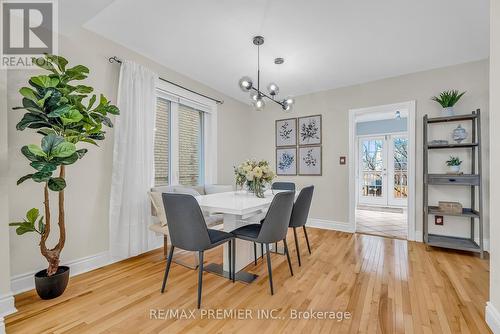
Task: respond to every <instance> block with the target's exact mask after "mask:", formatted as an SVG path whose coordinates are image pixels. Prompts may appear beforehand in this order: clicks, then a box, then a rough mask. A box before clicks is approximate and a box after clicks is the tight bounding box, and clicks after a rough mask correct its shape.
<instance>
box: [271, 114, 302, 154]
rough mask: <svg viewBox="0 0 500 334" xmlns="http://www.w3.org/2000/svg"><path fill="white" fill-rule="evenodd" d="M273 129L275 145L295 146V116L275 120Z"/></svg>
mask: <svg viewBox="0 0 500 334" xmlns="http://www.w3.org/2000/svg"><path fill="white" fill-rule="evenodd" d="M274 130H275V132H274V136H275V139H274V140H275V145H276V147H287V146H297V138H298V137H297V118H286V119H278V120H276V122H275V127H274Z"/></svg>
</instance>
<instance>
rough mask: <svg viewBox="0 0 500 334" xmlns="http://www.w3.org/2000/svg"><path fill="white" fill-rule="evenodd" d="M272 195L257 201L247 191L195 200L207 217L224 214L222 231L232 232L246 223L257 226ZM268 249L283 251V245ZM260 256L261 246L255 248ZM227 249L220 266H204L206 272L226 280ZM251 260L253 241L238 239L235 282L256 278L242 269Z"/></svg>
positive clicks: (252, 258)
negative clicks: (208, 215)
mask: <svg viewBox="0 0 500 334" xmlns="http://www.w3.org/2000/svg"><path fill="white" fill-rule="evenodd" d="M273 197H274V194H273V192H272V191H271V190H267V191H265V192H264V197H263V198H260V197H257V196H255V194H253V193H250V192H248V191H246V190H240V191H231V192H223V193H215V194H210V195H201V196H196V200H197V201H198V204H199V205H200V208H201V209H202V211H204V212H207V213H209V214H223V217H224V218H223V224H222V230H223V231H225V232H231V231H233V230H235V229H237V228H239V227H241V226H244V225H248V224H258V223H260V220H261V219H262V218H264V213H265V211H266V210H267V209H268V208H269V206H270V205H271V202H272V200H273ZM270 247H271V248H270V249H271V250H273V251H275V252H283V246H281V245H279V246H278V249H276V248H275V245H270ZM257 249H258V255H260V249H261V248H260V246H259V247H257ZM228 251H229V247H228V245H227V244H224V256H223V257H222V259H223V260H222V264H220V263H209V264H207V265H205V266H204V268H205V270H206V271H207V272H211V273H215V274H217V275H221V276H224V277H229V263H228V253H227V252H228ZM253 261H254V245H253V243H252V242H249V241H246V240H241V239H237V241H236V259H235V269H236V276H235V278H236V280H238V281H242V282H246V283H250V282H252V281H253V280H255V279H256V278H257V277H258V275H256V274H253V273H249V272H247V271H244V270H242V269H243V268H245V267H246V266H248V265H249V264H250V263H252V262H253Z"/></svg>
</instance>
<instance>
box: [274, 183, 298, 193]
mask: <svg viewBox="0 0 500 334" xmlns="http://www.w3.org/2000/svg"><path fill="white" fill-rule="evenodd" d="M271 190H288V191H295V183H293V182H274V183H273V184H272V185H271Z"/></svg>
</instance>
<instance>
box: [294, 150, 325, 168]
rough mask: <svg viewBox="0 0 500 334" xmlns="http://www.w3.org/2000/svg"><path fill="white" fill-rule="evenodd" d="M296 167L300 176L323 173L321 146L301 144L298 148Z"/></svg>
mask: <svg viewBox="0 0 500 334" xmlns="http://www.w3.org/2000/svg"><path fill="white" fill-rule="evenodd" d="M298 167H299V174H298V175H301V176H322V175H323V147H322V146H321V145H309V146H301V147H299V150H298Z"/></svg>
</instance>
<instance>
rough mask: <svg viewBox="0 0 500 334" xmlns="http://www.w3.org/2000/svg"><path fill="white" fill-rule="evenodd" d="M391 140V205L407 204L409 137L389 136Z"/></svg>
mask: <svg viewBox="0 0 500 334" xmlns="http://www.w3.org/2000/svg"><path fill="white" fill-rule="evenodd" d="M388 141H389V157H390V158H392V159H390V160H392V161H389V164H388V166H389V177H388V178H387V179H388V181H389V189H391V191H390V194H389V199H388V205H390V206H406V205H407V199H408V137H407V136H404V135H392V136H388Z"/></svg>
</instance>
